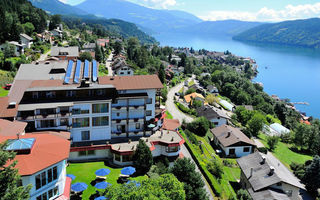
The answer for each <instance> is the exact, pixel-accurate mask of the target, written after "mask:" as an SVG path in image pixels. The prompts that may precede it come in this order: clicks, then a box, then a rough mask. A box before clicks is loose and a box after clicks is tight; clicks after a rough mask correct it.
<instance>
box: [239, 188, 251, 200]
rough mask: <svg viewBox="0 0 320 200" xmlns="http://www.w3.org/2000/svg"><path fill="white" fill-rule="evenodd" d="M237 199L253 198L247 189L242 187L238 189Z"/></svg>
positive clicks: (247, 199)
mask: <svg viewBox="0 0 320 200" xmlns="http://www.w3.org/2000/svg"><path fill="white" fill-rule="evenodd" d="M237 199H239V200H252V198H251V196H250V194H249V193H248V191H247V190H244V189H240V190H238V191H237Z"/></svg>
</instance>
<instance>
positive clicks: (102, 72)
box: [98, 64, 108, 76]
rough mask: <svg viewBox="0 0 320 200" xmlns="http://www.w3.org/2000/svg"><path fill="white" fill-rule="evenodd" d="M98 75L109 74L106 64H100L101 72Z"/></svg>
mask: <svg viewBox="0 0 320 200" xmlns="http://www.w3.org/2000/svg"><path fill="white" fill-rule="evenodd" d="M98 76H108V69H107V68H106V66H105V65H103V64H100V65H99V74H98Z"/></svg>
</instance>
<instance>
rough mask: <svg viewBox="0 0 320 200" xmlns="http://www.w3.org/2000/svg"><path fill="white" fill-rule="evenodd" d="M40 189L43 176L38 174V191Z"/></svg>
mask: <svg viewBox="0 0 320 200" xmlns="http://www.w3.org/2000/svg"><path fill="white" fill-rule="evenodd" d="M39 188H41V175H40V174H38V175H37V176H36V189H39Z"/></svg>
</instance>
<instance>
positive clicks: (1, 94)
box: [0, 87, 9, 97]
mask: <svg viewBox="0 0 320 200" xmlns="http://www.w3.org/2000/svg"><path fill="white" fill-rule="evenodd" d="M8 93H9V90H5V89H3V88H2V87H0V97H6V96H8Z"/></svg>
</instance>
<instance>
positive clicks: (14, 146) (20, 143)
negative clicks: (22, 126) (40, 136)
mask: <svg viewBox="0 0 320 200" xmlns="http://www.w3.org/2000/svg"><path fill="white" fill-rule="evenodd" d="M34 142H35V138H22V139H14V140H8V146H7V147H6V150H8V151H17V150H27V149H31V148H32V146H33V144H34Z"/></svg>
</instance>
